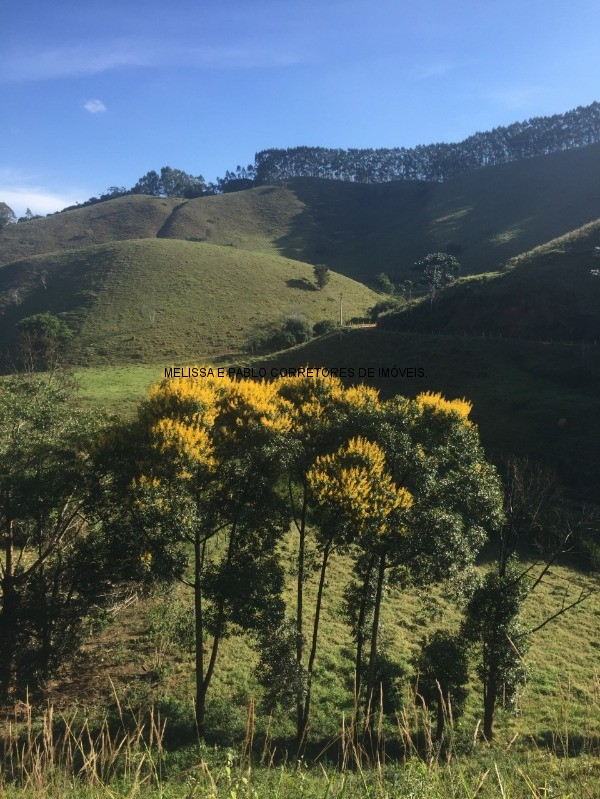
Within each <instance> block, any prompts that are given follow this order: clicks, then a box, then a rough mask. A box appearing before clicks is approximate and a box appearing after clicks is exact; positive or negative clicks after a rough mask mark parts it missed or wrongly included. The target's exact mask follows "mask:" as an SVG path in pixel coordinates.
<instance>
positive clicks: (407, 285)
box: [401, 280, 415, 309]
mask: <svg viewBox="0 0 600 799" xmlns="http://www.w3.org/2000/svg"><path fill="white" fill-rule="evenodd" d="M401 288H402V294H403V295H404V297H406V301H407V303H408V307H409V309H410V308H412V303H413V291H414V288H415V284H414V282H413V281H412V280H405V281H404V282H403V283H402V287H401Z"/></svg>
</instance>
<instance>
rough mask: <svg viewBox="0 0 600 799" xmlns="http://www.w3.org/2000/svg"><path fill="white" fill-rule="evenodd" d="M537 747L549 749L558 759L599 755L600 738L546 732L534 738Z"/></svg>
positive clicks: (552, 731)
mask: <svg viewBox="0 0 600 799" xmlns="http://www.w3.org/2000/svg"><path fill="white" fill-rule="evenodd" d="M531 740H532V741H533V742H534V743H535V745H536V746H538V747H540V748H544V749H547V750H548V751H549V752H551V753H552V754H553V755H556V756H557V757H578V756H579V755H583V754H587V755H597V754H598V752H599V751H600V736H598V735H582V734H581V733H574V734H568V735H564V734H563V733H557V732H556V730H544V731H543V732H541V733H538V734H537V735H534V736H532V738H531Z"/></svg>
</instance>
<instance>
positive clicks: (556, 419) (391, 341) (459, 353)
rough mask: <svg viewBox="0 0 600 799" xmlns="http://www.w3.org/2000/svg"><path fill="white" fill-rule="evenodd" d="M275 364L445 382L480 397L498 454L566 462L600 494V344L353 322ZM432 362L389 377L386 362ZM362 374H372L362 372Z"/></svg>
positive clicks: (477, 410)
mask: <svg viewBox="0 0 600 799" xmlns="http://www.w3.org/2000/svg"><path fill="white" fill-rule="evenodd" d="M260 363H261V365H266V366H268V367H276V368H277V367H280V366H285V367H290V366H295V367H298V366H304V365H306V364H310V365H313V366H328V367H338V368H340V367H345V368H353V369H354V370H355V376H354V378H353V382H359V376H358V369H359V368H360V367H363V368H368V367H371V368H373V369H374V376H373V377H370V378H365V380H364V382H368V383H370V384H371V385H375V386H377V387H378V388H380V389H381V391H382V394H383V395H384V396H388V397H389V396H392V395H394V394H404V395H406V396H415V395H416V394H417V393H419V392H420V391H427V390H432V391H440V392H441V393H443V394H444V395H445V396H447V397H463V396H464V397H467V398H468V399H469V400H471V401H472V402H473V405H474V407H473V412H472V415H471V416H472V418H473V419H474V421H475V422H476V423H477V424H479V425H480V429H481V435H482V440H483V442H484V445H485V447H486V450H487V451H488V453H490V454H491V455H492V456H493V457H497V456H499V455H501V454H508V453H517V454H522V455H528V456H530V457H532V458H535V459H537V460H541V461H544V462H546V463H547V464H549V465H551V466H552V467H553V468H555V469H557V470H558V472H559V473H560V475H561V477H562V479H563V480H564V481H565V483H567V484H569V485H570V486H571V487H572V488H573V490H574V491H575V492H577V493H579V494H580V495H582V496H585V497H587V498H588V499H595V500H596V501H598V498H599V497H600V477H599V475H600V452H599V451H598V446H597V442H598V440H599V438H600V405H599V403H598V396H599V394H600V348H599V347H587V346H586V347H583V348H582V347H581V345H566V344H553V345H552V344H543V343H539V342H533V341H519V342H516V341H510V340H507V339H490V338H482V337H479V338H475V337H468V336H450V335H447V336H432V335H428V336H425V335H419V334H415V333H398V332H393V331H388V330H377V329H367V330H351V331H345V332H344V333H341V334H340V333H334V334H331V335H329V336H327V337H322V338H320V339H316V340H314V341H312V342H310V343H308V344H306V345H303V346H301V347H296V348H294V349H293V350H290V351H289V352H286V353H279V354H277V355H274V356H271V357H270V358H268V359H265V360H264V361H261V362H260ZM394 366H396V367H399V368H407V367H408V368H409V369H411V368H413V369H419V368H420V369H422V370H423V371H422V374H420V375H419V374H415V373H414V372H413V373H411V372H410V371H409V372H408V373H405V376H401V375H400V374H399V373H398V374H396V376H395V377H391V376H390V377H385V376H382V375H381V374H380V372H379V370H380V369H386V368H391V367H394ZM360 382H362V380H360Z"/></svg>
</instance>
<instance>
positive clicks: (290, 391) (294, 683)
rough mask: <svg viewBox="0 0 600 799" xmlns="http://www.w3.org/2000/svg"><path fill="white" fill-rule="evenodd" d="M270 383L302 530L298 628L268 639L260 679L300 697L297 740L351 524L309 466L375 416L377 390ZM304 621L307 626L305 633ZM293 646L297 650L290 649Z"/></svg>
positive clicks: (329, 383) (277, 694)
mask: <svg viewBox="0 0 600 799" xmlns="http://www.w3.org/2000/svg"><path fill="white" fill-rule="evenodd" d="M273 385H274V388H275V390H276V392H277V395H278V396H279V398H280V400H281V401H282V402H283V403H284V406H283V407H284V408H285V411H284V413H285V416H286V418H287V421H288V427H287V430H286V435H287V440H288V455H289V458H288V461H287V463H283V464H282V473H283V474H284V479H285V493H286V494H287V497H288V508H289V513H290V516H291V520H292V525H293V529H294V530H295V531H296V533H297V544H296V552H295V559H296V574H295V577H296V602H295V609H294V610H295V613H294V621H293V630H292V631H290V630H289V628H282V629H281V630H280V633H281V637H280V639H279V640H278V639H276V638H274V637H271V638H270V639H269V641H267V642H266V647H265V648H264V649H263V659H262V661H261V667H262V669H263V673H264V675H265V677H266V679H264V680H263V682H264V683H265V684H267V683H268V685H266V687H267V689H268V691H267V692H268V694H269V696H270V697H271V698H272V701H275V700H281V699H282V698H283V697H284V695H285V699H286V700H287V699H288V698H290V694H291V695H292V696H293V698H294V700H295V704H296V738H297V744H298V746H299V747H300V746H301V745H302V744H303V742H304V740H305V737H306V732H307V728H308V722H309V714H310V702H311V690H312V679H313V673H314V668H315V662H316V654H317V647H318V635H319V623H320V617H321V607H322V602H323V594H324V586H325V581H326V574H327V568H328V565H329V559H330V556H331V553H332V552H333V550H334V549H335V548H336V547H339V546H342V545H344V546H347V545H348V544H349V540H348V534H347V533H348V529H347V526H346V530H345V531H344V530H343V529H342V525H340V524H338V523H336V520H335V519H333V518H332V517H331V516H330V515H328V514H327V513H324V511H323V507H322V506H321V505H320V504H319V502H318V501H317V500H316V498H315V495H314V493H313V492H312V491H311V489H310V486H309V480H308V473H309V471H310V470H311V469H312V467H313V465H314V463H315V460H316V459H317V458H318V457H319V456H321V455H325V454H327V453H331V452H333V451H334V450H335V449H337V448H338V447H339V445H340V442H342V441H345V440H347V439H348V438H349V437H350V436H351V435H353V434H354V435H356V433H357V432H360V431H361V430H362V429H363V427H365V426H366V427H368V426H369V425H370V424H371V423H372V418H373V413H374V411H375V410H376V408H377V407H378V403H379V397H378V393H377V391H375V390H373V389H371V388H367V387H365V386H352V387H349V388H345V387H344V385H343V384H342V383H341V381H340V380H338V379H337V378H333V377H323V376H322V375H306V374H305V375H300V376H296V377H284V378H280V379H279V380H276V381H275V382H274V384H273ZM313 553H314V554H315V555H316V556H317V558H318V559H319V561H320V563H319V566H318V568H319V584H318V590H317V595H316V598H315V602H314V605H313V606H312V607H311V609H310V613H307V608H306V599H305V590H304V588H305V583H306V579H307V560H308V561H310V560H312V555H313ZM306 628H308V630H309V631H310V632H309V635H308V636H307V634H306V632H307V630H306ZM307 637H308V640H307ZM291 649H293V650H294V651H293V652H291V651H290V650H291ZM274 661H275V662H274ZM292 662H293V667H292V666H291V664H292ZM275 672H277V673H278V679H276V680H271V679H270V675H271V674H272V673H275ZM284 673H285V674H284ZM286 677H287V680H286Z"/></svg>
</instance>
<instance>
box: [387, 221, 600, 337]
mask: <svg viewBox="0 0 600 799" xmlns="http://www.w3.org/2000/svg"><path fill="white" fill-rule="evenodd" d="M598 247H600V220H595V221H594V222H590V223H589V224H588V225H585V226H584V227H582V228H579V229H577V230H574V231H571V232H570V233H568V234H567V235H565V236H562V237H559V238H556V239H553V240H552V241H549V242H547V243H546V244H544V245H542V246H540V247H537V248H535V249H534V250H532V251H531V252H528V253H524V254H523V255H520V256H517V257H516V258H513V259H511V260H510V261H509V262H508V263H507V265H506V267H505V269H504V270H503V271H501V272H495V273H491V274H487V275H482V276H481V277H469V278H467V279H465V280H460V281H458V282H457V283H456V284H455V285H453V286H451V287H450V288H448V289H447V290H446V291H445V292H443V293H442V295H441V296H440V298H439V299H438V300H437V302H436V303H435V304H434V306H433V307H431V305H430V303H429V302H424V303H421V304H419V305H417V306H415V307H413V308H410V309H406V310H404V311H402V312H400V313H395V314H389V315H387V316H384V317H382V318H381V319H380V322H379V325H380V327H383V328H386V329H396V330H418V331H422V332H428V331H432V330H435V331H437V330H443V331H446V332H457V333H462V332H467V333H471V334H472V333H479V334H480V333H486V334H488V335H489V334H494V335H502V336H511V337H516V338H531V339H540V340H546V341H552V340H563V341H581V340H587V341H597V340H598V339H600V279H598V278H597V277H594V276H592V275H591V270H592V269H594V268H596V269H597V268H599V267H600V258H598V255H597V253H598V251H599V250H598V249H597V248H598Z"/></svg>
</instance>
